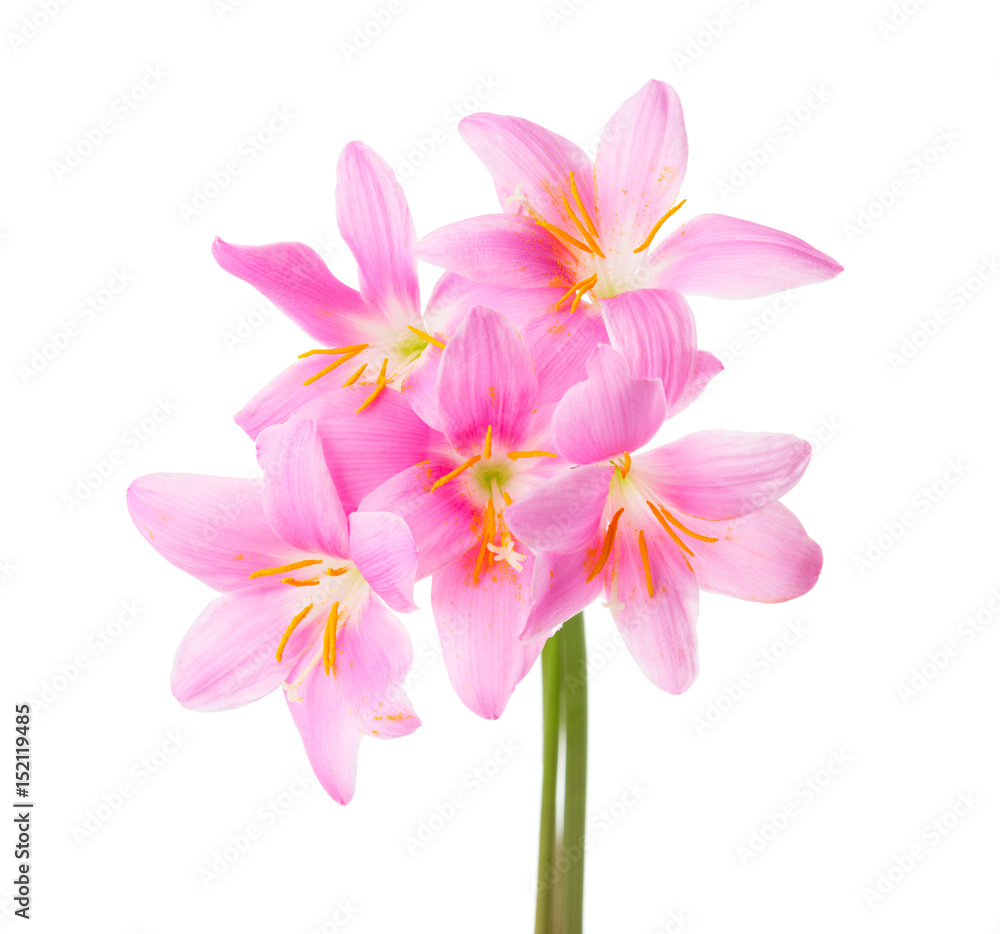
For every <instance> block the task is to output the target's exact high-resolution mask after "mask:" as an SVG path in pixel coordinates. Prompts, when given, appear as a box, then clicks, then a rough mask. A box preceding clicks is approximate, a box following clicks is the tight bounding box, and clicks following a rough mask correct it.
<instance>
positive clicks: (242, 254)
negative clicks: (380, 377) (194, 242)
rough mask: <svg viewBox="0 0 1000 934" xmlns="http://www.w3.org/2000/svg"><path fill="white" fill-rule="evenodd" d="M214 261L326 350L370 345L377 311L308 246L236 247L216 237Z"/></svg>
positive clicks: (299, 244) (269, 245)
mask: <svg viewBox="0 0 1000 934" xmlns="http://www.w3.org/2000/svg"><path fill="white" fill-rule="evenodd" d="M212 255H213V256H214V257H215V261H216V262H217V263H218V264H219V265H220V266H221V267H222V268H223V269H225V270H226V272H229V273H232V274H233V275H234V276H238V277H239V278H240V279H242V280H243V281H244V282H249V283H250V285H252V286H253V287H254V288H255V289H257V291H258V292H260V293H261V295H263V296H264V297H265V298H267V299H270V300H271V301H272V302H274V304H275V305H277V306H278V308H280V309H281V310H282V311H283V312H284V313H285V314H286V315H288V317H289V318H291V319H292V320H293V321H294V322H295V323H296V324H297V325H298V326H299V327H300V328H302V330H303V331H305V332H306V334H308V335H309V336H310V337H312V338H313V339H314V340H317V341H319V342H320V343H321V344H325V345H326V346H328V347H337V346H340V345H342V344H355V343H363V342H364V341H365V340H366V338H365V333H366V332H367V329H368V327H369V320H370V316H371V314H372V310H371V309H370V308H369V307H368V306H366V305H365V303H364V302H363V301H362V300H361V295H360V294H359V293H358V292H357V291H356V290H355V289H352V288H350V287H349V286H346V285H344V283H343V282H341V281H340V280H338V279H336V278H335V277H334V276H333V274H332V273H331V272H330V270H329V269H327V268H326V264H325V263H324V262H323V260H322V259H320V257H319V254H318V253H317V252H316V251H315V250H314V249H312V248H311V247H308V246H306V245H305V244H304V243H269V244H267V245H266V246H237V245H236V244H232V243H226V242H225V240H222V239H221V238H219V237H216V238H215V243H213V244H212Z"/></svg>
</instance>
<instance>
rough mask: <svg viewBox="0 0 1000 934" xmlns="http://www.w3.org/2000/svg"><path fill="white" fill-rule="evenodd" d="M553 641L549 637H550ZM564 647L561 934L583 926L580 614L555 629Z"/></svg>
mask: <svg viewBox="0 0 1000 934" xmlns="http://www.w3.org/2000/svg"><path fill="white" fill-rule="evenodd" d="M550 641H551V640H550ZM559 641H560V643H561V648H562V679H563V685H564V690H563V710H562V719H563V723H564V724H565V731H566V794H565V803H564V807H565V812H564V817H563V845H562V854H561V858H560V861H559V863H560V868H562V866H563V865H566V864H568V868H566V869H565V870H564V871H563V872H562V874H561V876H560V879H559V889H560V895H561V901H562V928H561V934H581V932H582V931H583V858H584V853H585V850H586V831H587V647H586V642H585V637H584V631H583V613H577V614H576V616H574V617H572V618H571V619H569V620H567V621H566V623H565V624H564V625H563V627H562V629H560V630H559Z"/></svg>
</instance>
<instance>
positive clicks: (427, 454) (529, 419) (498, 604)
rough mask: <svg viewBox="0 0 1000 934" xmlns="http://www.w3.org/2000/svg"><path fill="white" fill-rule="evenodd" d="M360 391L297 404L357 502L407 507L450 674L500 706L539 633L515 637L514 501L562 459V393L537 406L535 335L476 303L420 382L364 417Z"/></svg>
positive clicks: (374, 507)
mask: <svg viewBox="0 0 1000 934" xmlns="http://www.w3.org/2000/svg"><path fill="white" fill-rule="evenodd" d="M354 392H355V390H354V387H349V388H347V389H343V390H341V391H340V392H337V393H333V394H332V395H331V396H330V397H328V398H327V399H324V400H319V401H318V402H316V403H313V404H312V405H310V406H309V407H307V408H305V409H302V410H301V411H300V412H299V413H298V415H296V416H295V418H296V419H298V418H308V419H312V420H314V421H315V423H316V425H317V427H318V429H319V433H320V436H321V438H322V439H323V444H324V448H325V450H326V454H327V461H328V464H329V466H330V470H331V473H332V474H333V476H334V478H335V480H336V483H337V486H338V489H340V490H341V491H342V492H343V495H344V497H345V500H348V501H350V502H352V503H353V502H359V503H360V505H359V507H358V512H357V513H355V516H364V515H366V514H368V513H369V512H375V513H376V514H385V513H392V514H394V515H397V516H399V517H401V518H402V519H403V520H405V522H406V524H407V525H408V526H409V529H410V531H411V533H412V534H413V539H414V541H415V542H416V546H417V564H416V576H417V578H418V579H420V578H423V577H426V576H428V575H431V576H432V583H431V602H432V607H433V611H434V618H435V622H436V624H437V629H438V633H439V635H440V638H441V641H442V645H443V646H444V647H445V651H444V661H445V665H446V667H447V670H448V674H449V677H450V679H451V682H452V685H453V686H454V688H455V690H456V692H457V693H458V695H459V697H460V698H461V699H462V701H463V702H464V703H465V704H466V706H468V707H469V708H470V709H471V710H472V711H474V712H475V713H477V714H478V715H479V716H482V717H486V718H490V719H493V718H496V717H499V716H500V714H501V713H502V712H503V710H504V708H505V706H506V704H507V701H508V699H509V698H510V695H511V693H512V692H513V690H514V687H515V686H516V685H517V683H518V682H519V681H520V680H521V678H523V677H524V675H525V674H526V673H527V671H528V669H529V668H530V667H531V665H532V664H533V663H534V661H535V659H536V658H537V656H538V653H539V652H540V651H541V647H542V643H541V642H523V641H521V640H520V638H519V636H520V634H521V632H522V630H523V629H524V626H525V623H526V622H527V619H528V610H529V605H530V596H531V588H530V582H531V573H532V566H533V564H534V557H533V555H532V554H531V552H530V551H529V550H528V549H527V548H526V547H524V545H523V544H522V543H521V542H520V541H519V540H518V538H517V537H516V536H515V535H513V534H512V533H511V531H510V528H509V526H508V524H507V520H506V514H507V510H508V509H509V508H510V505H511V504H512V503H514V502H516V501H517V500H518V499H519V498H520V497H521V496H523V495H524V494H525V493H526V491H528V490H530V489H532V488H533V487H535V486H537V485H538V484H540V483H542V482H543V481H545V480H546V479H548V478H550V477H552V476H553V475H554V474H555V473H557V472H558V471H559V470H560V468H561V466H562V463H563V462H562V461H561V459H560V458H559V457H558V456H557V454H556V452H555V451H554V450H553V449H552V447H551V435H550V432H549V419H550V417H551V414H552V409H553V406H547V407H540V406H539V390H538V380H537V378H536V375H535V368H534V366H533V364H532V360H531V356H530V354H529V352H528V348H527V346H526V344H525V342H524V341H523V340H522V338H521V337H520V335H519V334H518V333H517V330H516V329H515V328H514V326H513V324H511V322H510V321H509V320H508V319H507V318H505V317H504V316H503V315H501V314H499V313H498V312H496V311H494V310H492V309H489V308H484V307H477V308H474V309H473V310H472V311H471V312H470V313H469V314H468V315H467V316H466V317H465V319H464V320H463V321H462V323H461V324H460V325H459V326H458V327H457V328H456V330H455V333H454V335H453V336H452V337H451V339H450V340H449V341H448V343H447V346H446V348H445V349H444V350H443V351H440V352H439V353H438V354H437V366H436V370H435V372H434V379H433V380H424V381H422V382H421V384H420V387H419V392H418V393H417V394H414V395H413V396H411V397H404V399H401V400H400V402H399V403H396V402H395V401H394V398H393V397H392V396H387V397H386V398H385V400H384V403H383V402H380V404H379V405H378V406H373V407H372V409H371V411H370V413H366V417H365V418H361V419H358V418H353V417H352V411H353V406H354V404H355V400H354V398H352V393H354ZM405 398H410V399H411V401H414V402H415V403H416V404H415V405H414V409H415V410H416V411H414V410H410V409H408V407H407V406H406V403H405V401H404V400H405ZM417 413H419V415H420V417H419V418H418V417H417ZM425 419H426V421H425ZM428 422H429V424H428ZM358 451H378V452H383V453H382V454H381V455H376V456H373V457H370V458H365V457H359V456H358V455H357V452H358ZM264 454H265V456H266V455H267V452H266V450H265V451H264ZM404 462H408V464H406V466H405V467H401V466H400V465H401V464H403V463H404Z"/></svg>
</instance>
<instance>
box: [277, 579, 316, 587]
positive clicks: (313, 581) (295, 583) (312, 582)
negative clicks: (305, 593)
mask: <svg viewBox="0 0 1000 934" xmlns="http://www.w3.org/2000/svg"><path fill="white" fill-rule="evenodd" d="M281 583H283V584H291V585H292V586H293V587H315V586H316V584H318V583H319V578H318V577H311V578H309V580H307V581H300V580H299V579H298V578H296V577H283V578H281Z"/></svg>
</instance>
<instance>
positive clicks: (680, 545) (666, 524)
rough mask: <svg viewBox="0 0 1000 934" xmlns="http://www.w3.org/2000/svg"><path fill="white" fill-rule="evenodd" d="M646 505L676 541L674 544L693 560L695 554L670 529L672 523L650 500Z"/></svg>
mask: <svg viewBox="0 0 1000 934" xmlns="http://www.w3.org/2000/svg"><path fill="white" fill-rule="evenodd" d="M646 505H647V506H648V507H649V508H650V509H652V510H653V515H654V516H656V521H657V522H659V523H660V525H662V526H663V530H664V531H665V532H666V533H667V535H669V536H670V537H671V538H672V539H673V540H674V544H675V545H676V546H677V547H678V548H680V549H681V550H682V551H686V552H687V553H688V554H689V555H691V557H692V558H693V557H694V552H693V551H692V550H691V549H690V548H688V546H687V545H685V544H684V542H683V541H681V537H680V536H679V535H678V534H677V533H676V532H675V531H674V530H673V529H672V528H671V527H670V523H669V522H667V520H666V519H665V518H664V516H663V515H662V514H661V513H660V511H659V510H658V509H657V508H656V507H655V506H654V505H653V504H652V503H651V502H650V501H649V500H648V499H647V500H646Z"/></svg>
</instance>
